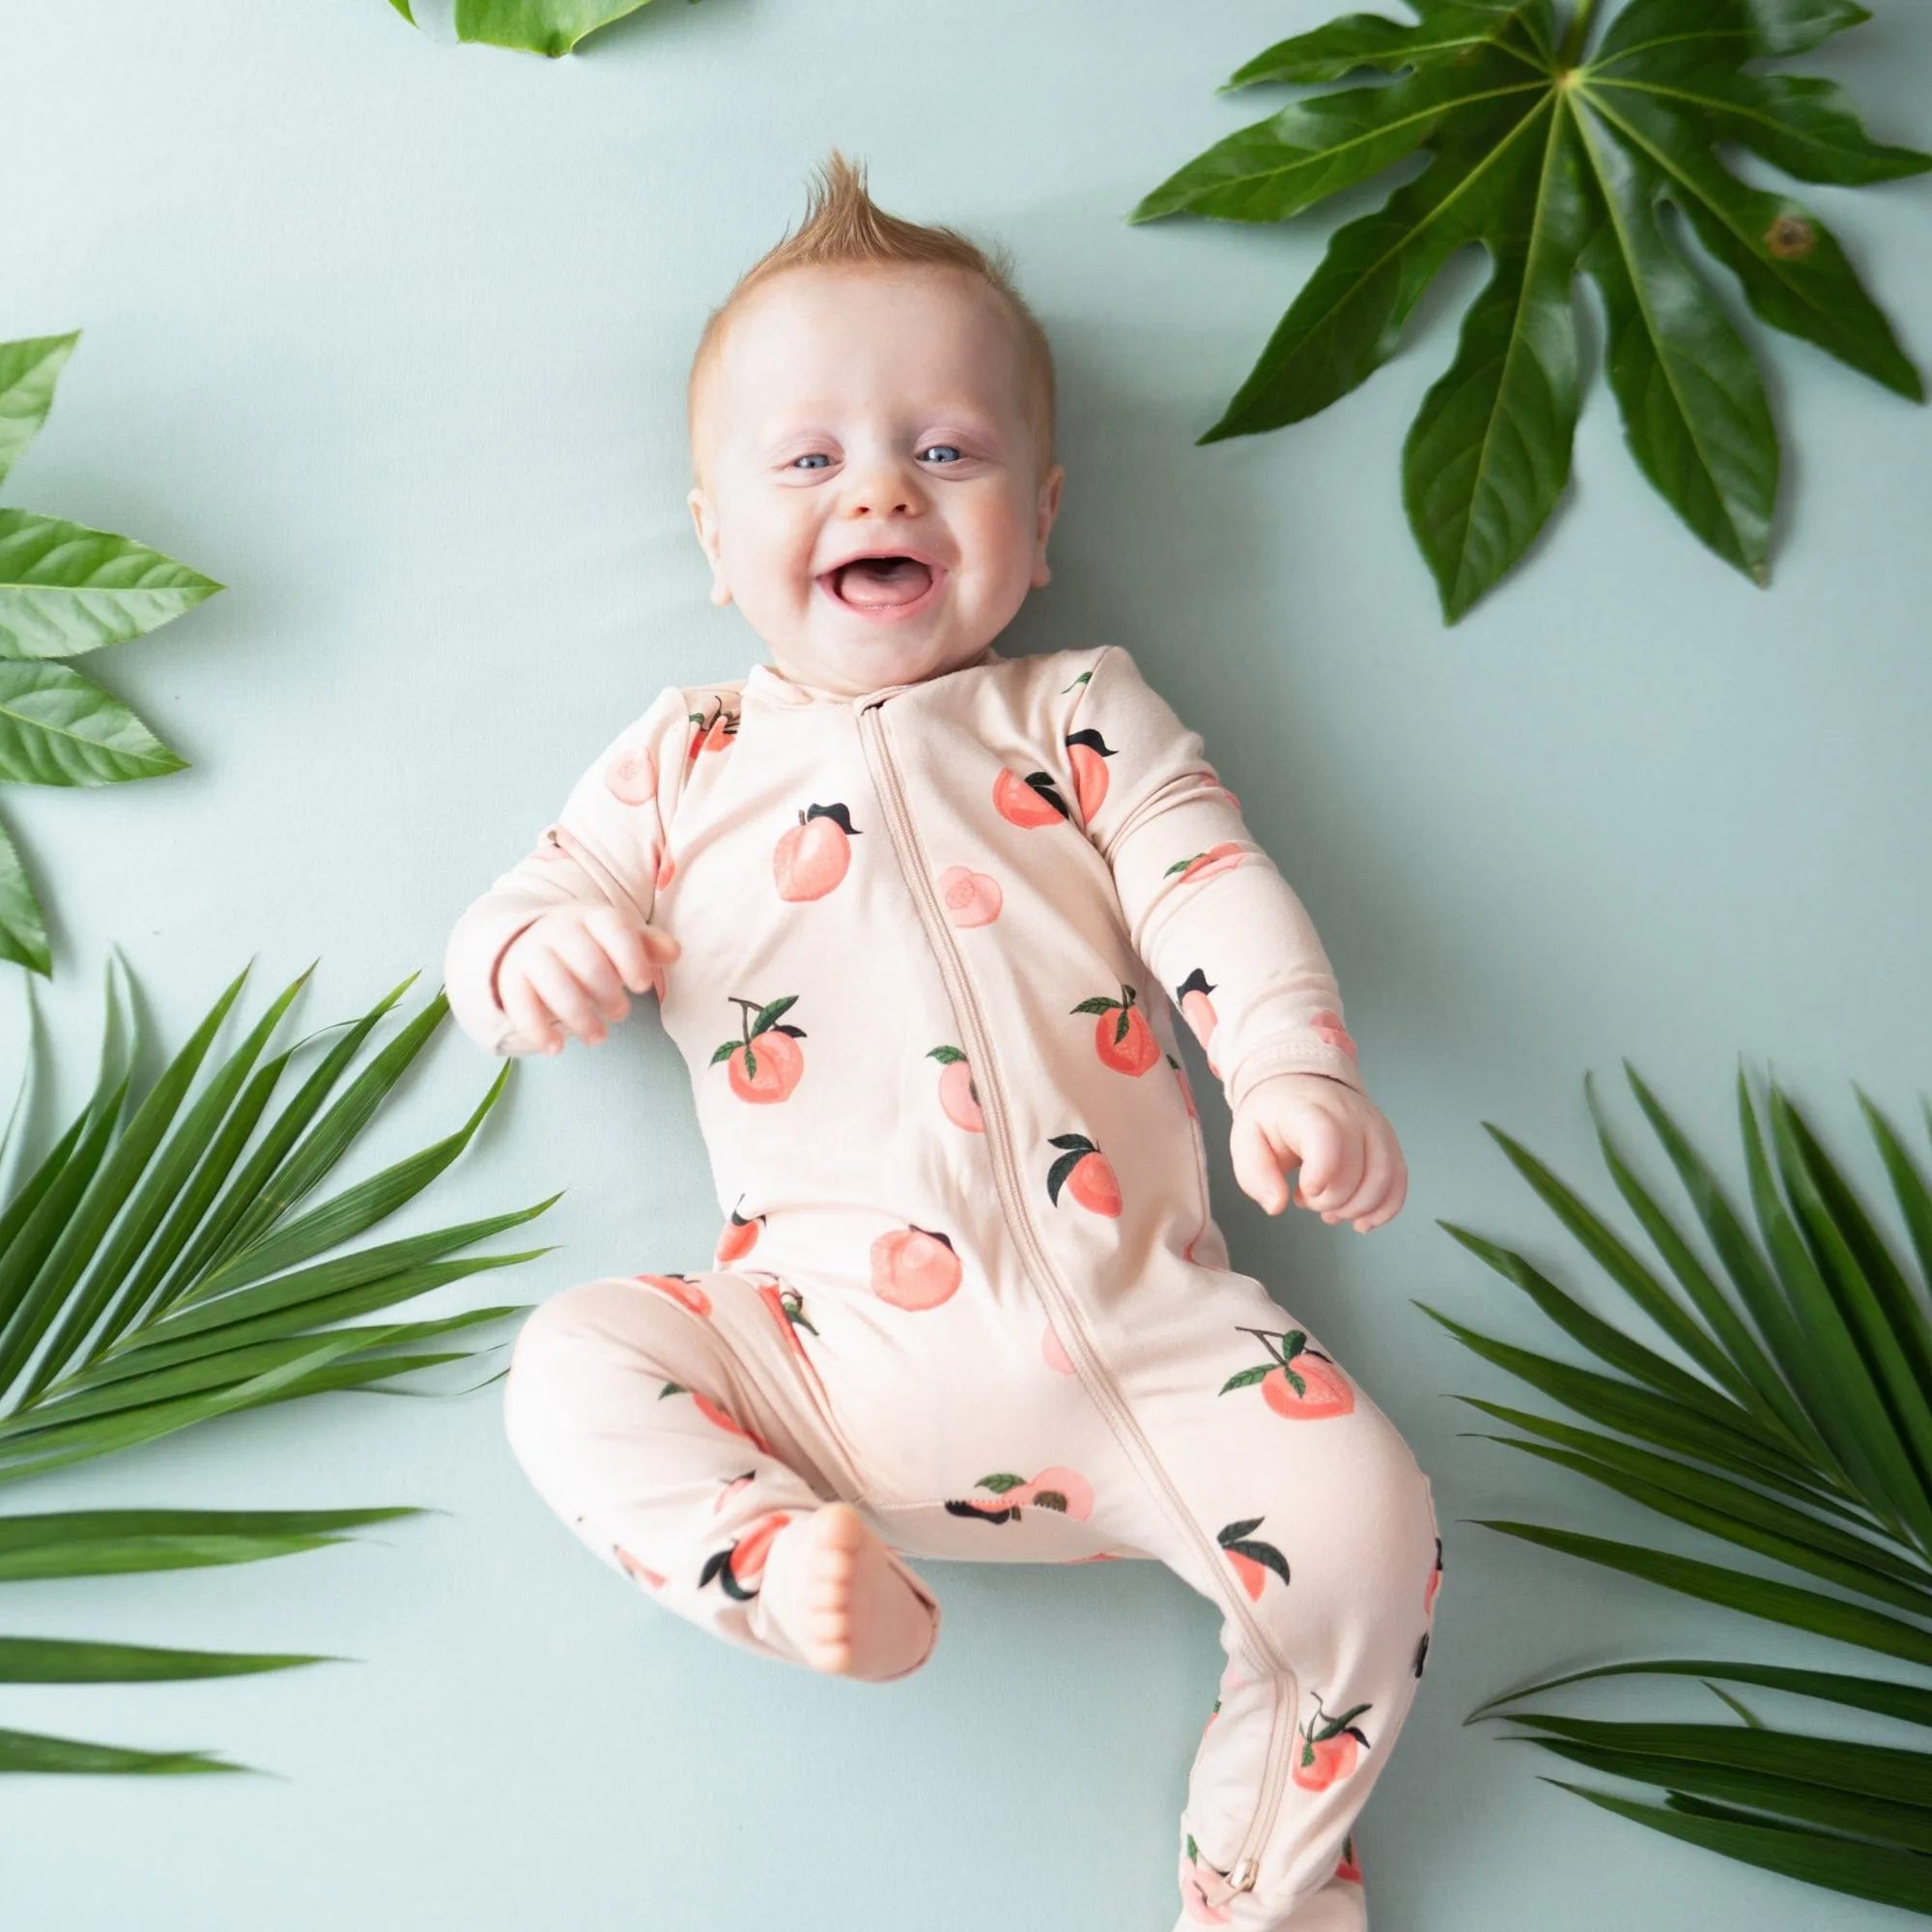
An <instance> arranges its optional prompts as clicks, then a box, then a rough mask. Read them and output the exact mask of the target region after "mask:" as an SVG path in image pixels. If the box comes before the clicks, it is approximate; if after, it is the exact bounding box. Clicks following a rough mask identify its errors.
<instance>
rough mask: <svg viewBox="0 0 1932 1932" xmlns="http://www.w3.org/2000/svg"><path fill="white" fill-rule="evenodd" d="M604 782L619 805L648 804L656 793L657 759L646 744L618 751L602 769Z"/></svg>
mask: <svg viewBox="0 0 1932 1932" xmlns="http://www.w3.org/2000/svg"><path fill="white" fill-rule="evenodd" d="M604 783H605V786H606V788H607V789H608V790H609V791H610V794H611V797H612V798H614V799H615V800H616V801H617V802H618V804H620V805H649V804H650V802H651V801H652V800H653V799H654V798H656V797H657V795H658V761H657V760H656V759H655V758H654V757H652V756H651V753H650V749H649V747H648V746H644V745H639V746H637V747H636V748H635V749H633V750H631V751H628V752H619V753H618V754H617V755H616V756H615V757H614V758H612V759H611V762H610V763H609V764H608V765H607V766H606V767H605V768H604Z"/></svg>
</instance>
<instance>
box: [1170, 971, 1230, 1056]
mask: <svg viewBox="0 0 1932 1932" xmlns="http://www.w3.org/2000/svg"><path fill="white" fill-rule="evenodd" d="M1213 990H1214V988H1213V985H1212V984H1211V982H1210V981H1209V980H1208V976H1207V974H1206V973H1204V972H1203V971H1202V970H1201V968H1200V967H1198V966H1197V967H1195V969H1194V971H1193V972H1191V973H1190V974H1188V976H1187V978H1186V979H1184V980H1181V982H1180V984H1179V985H1178V986H1177V987H1176V988H1175V989H1174V1004H1175V1005H1176V1006H1177V1007H1179V1009H1180V1016H1181V1018H1182V1019H1184V1020H1185V1021H1186V1022H1187V1024H1188V1025H1189V1026H1190V1027H1191V1028H1192V1029H1193V1032H1194V1037H1195V1038H1196V1039H1198V1040H1199V1041H1200V1042H1201V1051H1202V1052H1203V1053H1205V1054H1206V1055H1207V1056H1208V1071H1209V1072H1210V1073H1212V1074H1213V1075H1214V1077H1215V1078H1216V1079H1217V1080H1218V1079H1219V1078H1220V1077H1221V1069H1220V1068H1219V1067H1218V1066H1216V1065H1214V1028H1215V1027H1216V1025H1217V1024H1219V1021H1218V1019H1217V1016H1216V1014H1215V1011H1214V1002H1213V1001H1212V1000H1210V999H1209V998H1208V994H1209V993H1211V992H1212V991H1213Z"/></svg>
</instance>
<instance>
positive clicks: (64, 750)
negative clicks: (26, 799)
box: [0, 513, 186, 785]
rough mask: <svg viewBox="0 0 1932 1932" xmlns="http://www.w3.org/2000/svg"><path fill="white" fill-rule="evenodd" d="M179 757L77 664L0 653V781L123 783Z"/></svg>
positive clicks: (169, 766)
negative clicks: (17, 660) (27, 660)
mask: <svg viewBox="0 0 1932 1932" xmlns="http://www.w3.org/2000/svg"><path fill="white" fill-rule="evenodd" d="M0 514H4V513H0ZM185 764H186V760H185V759H184V758H179V757H177V756H176V755H175V753H172V752H171V751H169V750H168V748H167V747H166V746H165V745H163V744H162V743H161V741H160V740H159V739H158V738H156V736H155V734H154V733H153V732H152V731H150V730H149V729H148V727H147V726H146V725H143V724H142V723H141V721H140V720H139V719H138V718H136V717H135V716H134V714H133V713H132V712H131V711H130V710H128V707H127V706H126V705H125V704H123V703H122V702H121V700H120V699H119V698H118V697H115V696H112V695H111V694H110V693H108V692H105V691H102V690H101V688H100V687H99V685H98V684H95V683H93V682H92V681H91V680H90V679H88V678H85V677H83V676H82V675H81V674H80V672H79V671H77V670H70V669H69V668H68V667H67V666H66V665H58V664H14V663H12V662H9V661H6V660H0V784H46V785H103V784H123V783H125V782H127V781H128V780H130V779H154V778H160V777H162V776H164V775H165V774H166V773H168V772H178V771H181V770H183V769H185Z"/></svg>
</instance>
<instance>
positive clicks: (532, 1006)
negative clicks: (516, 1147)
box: [496, 905, 679, 1053]
mask: <svg viewBox="0 0 1932 1932" xmlns="http://www.w3.org/2000/svg"><path fill="white" fill-rule="evenodd" d="M678 950H679V949H678V944H677V941H676V940H674V939H673V938H671V936H670V935H669V934H668V933H667V932H661V931H659V929H658V928H657V927H656V926H654V925H646V924H642V923H639V921H638V920H636V919H635V918H632V917H629V916H627V915H626V914H624V913H620V912H618V911H617V910H616V909H615V908H614V907H612V906H579V905H562V906H555V907H553V908H552V910H551V911H549V912H547V913H544V914H543V915H542V916H541V917H540V918H538V919H537V920H536V921H535V922H534V923H532V924H530V925H527V926H526V927H525V928H524V930H523V931H522V932H520V933H519V934H518V935H517V937H516V938H515V939H513V940H512V941H511V942H510V944H509V945H508V946H507V947H506V948H505V949H504V951H503V956H502V957H501V958H500V959H499V960H498V961H497V980H496V993H497V1005H499V1006H500V1007H501V1008H502V1009H503V1011H504V1013H505V1015H506V1016H507V1017H508V1018H509V1019H510V1020H512V1021H513V1022H514V1023H515V1025H516V1028H517V1031H518V1033H519V1034H521V1035H522V1036H523V1037H524V1038H525V1039H526V1040H531V1041H534V1042H535V1043H536V1044H537V1046H538V1047H539V1048H540V1049H541V1050H542V1051H543V1052H545V1053H561V1052H562V1051H563V1041H564V1036H565V1035H566V1034H574V1035H575V1036H576V1037H578V1038H579V1039H581V1040H582V1042H583V1043H584V1045H586V1046H595V1045H596V1044H597V1043H598V1042H599V1041H600V1040H602V1039H603V1038H604V1037H606V1036H607V1035H608V1034H609V1032H610V1030H611V1026H612V1025H614V1024H615V1023H616V1022H617V1021H618V1020H621V1019H622V1018H623V1017H624V1015H625V1014H626V1013H628V1012H629V1011H630V1010H631V1002H630V998H629V994H630V993H641V992H644V991H645V990H647V989H649V988H652V987H655V988H657V989H658V990H659V991H660V992H662V991H663V979H662V975H661V973H660V971H659V962H660V961H667V960H671V959H675V958H676V957H677V955H678ZM627 989H628V991H627Z"/></svg>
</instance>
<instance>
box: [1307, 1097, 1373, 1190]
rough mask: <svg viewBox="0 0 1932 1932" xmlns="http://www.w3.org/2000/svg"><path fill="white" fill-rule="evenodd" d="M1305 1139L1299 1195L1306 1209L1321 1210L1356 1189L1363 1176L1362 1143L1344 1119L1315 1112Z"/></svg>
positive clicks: (1312, 1113) (1310, 1117)
mask: <svg viewBox="0 0 1932 1932" xmlns="http://www.w3.org/2000/svg"><path fill="white" fill-rule="evenodd" d="M1301 1139H1302V1145H1301V1173H1300V1175H1299V1177H1298V1178H1297V1180H1296V1198H1297V1199H1298V1200H1299V1201H1300V1203H1301V1205H1302V1206H1303V1207H1304V1208H1314V1209H1315V1210H1316V1211H1317V1212H1318V1213H1321V1212H1323V1211H1326V1210H1328V1209H1331V1208H1333V1207H1334V1205H1335V1203H1336V1202H1337V1201H1340V1200H1344V1199H1346V1198H1347V1196H1348V1195H1349V1194H1350V1193H1352V1192H1353V1191H1354V1186H1355V1182H1356V1181H1357V1180H1359V1179H1361V1168H1362V1149H1361V1143H1360V1140H1359V1138H1358V1137H1357V1136H1355V1135H1353V1134H1350V1133H1347V1132H1345V1131H1344V1130H1343V1127H1342V1124H1341V1122H1338V1121H1335V1120H1333V1119H1331V1118H1330V1117H1329V1116H1328V1115H1327V1114H1324V1113H1320V1112H1311V1114H1310V1115H1309V1120H1308V1125H1307V1127H1306V1128H1305V1129H1304V1130H1303V1133H1302V1137H1301Z"/></svg>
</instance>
